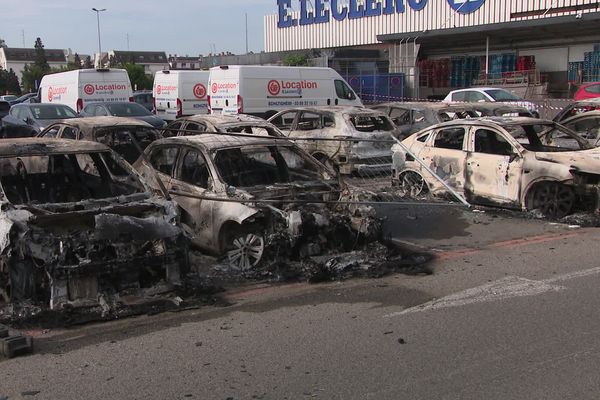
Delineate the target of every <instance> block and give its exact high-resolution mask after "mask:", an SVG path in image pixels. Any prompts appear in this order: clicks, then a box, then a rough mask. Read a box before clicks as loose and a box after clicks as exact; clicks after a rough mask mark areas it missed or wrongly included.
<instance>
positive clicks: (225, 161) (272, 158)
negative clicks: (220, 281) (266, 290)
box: [134, 133, 364, 270]
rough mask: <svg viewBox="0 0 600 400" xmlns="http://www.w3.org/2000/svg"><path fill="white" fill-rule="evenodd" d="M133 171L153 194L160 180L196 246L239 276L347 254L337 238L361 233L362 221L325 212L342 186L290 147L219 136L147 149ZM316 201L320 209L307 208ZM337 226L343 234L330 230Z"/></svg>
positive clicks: (345, 214) (268, 140)
mask: <svg viewBox="0 0 600 400" xmlns="http://www.w3.org/2000/svg"><path fill="white" fill-rule="evenodd" d="M134 168H136V169H137V170H138V171H139V172H140V173H141V175H142V176H143V177H145V178H146V180H147V181H148V182H149V183H150V184H151V185H152V186H153V187H154V189H155V190H159V188H160V185H159V184H158V182H157V180H156V179H157V178H158V179H160V180H161V181H162V182H163V183H164V185H165V186H166V189H167V190H168V191H169V192H170V194H171V196H172V198H173V199H174V200H175V201H176V202H177V203H178V204H179V206H180V207H181V209H182V212H181V224H182V226H183V227H184V229H185V230H186V231H187V232H188V234H190V236H192V240H193V243H195V244H196V245H197V246H199V247H200V248H201V249H202V250H204V251H206V252H209V253H212V254H215V255H222V256H226V257H227V259H228V261H229V263H230V265H232V266H235V267H237V268H239V269H240V270H249V269H251V268H253V267H255V266H257V265H258V264H259V263H261V262H262V261H263V260H264V259H266V258H269V257H272V256H276V255H277V254H280V255H281V254H286V255H290V256H291V257H292V258H294V257H300V256H301V254H303V255H304V256H306V255H316V254H319V253H320V252H321V251H322V250H323V249H324V248H325V247H326V246H334V247H336V246H340V245H342V246H343V240H340V236H339V234H340V232H348V231H349V232H355V233H354V234H353V235H357V234H358V232H359V231H360V229H361V226H363V225H364V224H362V223H361V222H360V221H359V222H357V223H356V224H355V225H353V222H352V221H353V218H355V217H357V214H354V213H351V212H350V211H349V210H345V211H341V212H342V213H343V214H342V215H343V216H341V215H338V214H335V213H336V212H340V211H335V210H337V209H340V206H339V205H336V206H335V207H334V206H329V205H327V204H324V202H335V201H337V200H338V199H340V196H341V193H342V192H343V190H342V186H341V185H340V183H339V181H338V180H337V179H336V178H334V174H333V173H332V172H330V171H329V170H327V169H326V168H325V167H324V166H323V165H322V164H320V163H319V162H317V161H316V160H315V159H314V158H312V157H310V156H309V155H308V154H307V153H306V152H304V151H303V150H302V149H300V148H299V147H298V146H296V145H295V144H293V143H292V142H290V141H288V140H282V139H274V138H272V137H268V136H259V135H244V134H240V135H236V136H226V135H223V134H218V133H204V134H201V135H195V136H186V137H183V136H179V137H171V138H166V139H162V140H158V141H156V142H154V143H152V144H151V145H150V146H148V148H147V149H146V151H145V157H143V158H140V159H139V160H138V161H137V162H136V163H135V164H134ZM155 173H156V174H157V176H156V175H155ZM311 201H314V202H316V203H321V204H312V205H311V204H304V203H310V202H311ZM263 202H264V203H263ZM342 208H343V207H342ZM334 214H335V215H338V217H332V215H334ZM336 218H339V219H336ZM334 220H337V221H338V222H339V223H341V224H342V227H341V228H340V230H336V229H332V228H333V226H336V222H334ZM326 226H329V228H325V227H326ZM328 231H330V233H329V234H328V233H327V232H328ZM336 232H337V234H338V237H337V239H336V238H335V237H334V236H335V234H336ZM331 235H333V236H331ZM324 240H326V242H324Z"/></svg>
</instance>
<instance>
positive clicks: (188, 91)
mask: <svg viewBox="0 0 600 400" xmlns="http://www.w3.org/2000/svg"><path fill="white" fill-rule="evenodd" d="M208 75H209V71H169V70H166V71H158V72H157V73H156V74H155V75H154V85H153V89H152V95H153V96H154V109H155V112H156V116H157V117H159V118H162V119H164V120H165V121H173V120H174V119H176V118H178V117H183V116H189V115H196V114H207V113H208V98H207V97H208V96H207V95H208V93H207V90H206V88H207V86H208Z"/></svg>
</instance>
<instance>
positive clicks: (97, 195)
mask: <svg viewBox="0 0 600 400" xmlns="http://www.w3.org/2000/svg"><path fill="white" fill-rule="evenodd" d="M0 184H1V185H2V189H3V190H4V194H5V195H6V198H7V199H8V201H9V202H11V203H13V204H17V205H18V204H44V203H72V202H79V201H84V200H99V199H105V198H110V197H117V196H128V195H132V194H135V193H143V192H145V191H146V189H145V187H144V185H143V184H142V183H141V182H140V181H139V179H138V178H137V176H136V175H134V174H133V172H132V171H131V170H129V169H128V167H127V166H126V165H125V164H123V163H121V162H120V161H119V160H117V159H115V158H114V157H113V156H112V154H111V153H109V152H89V153H78V154H51V155H47V156H21V157H11V158H0Z"/></svg>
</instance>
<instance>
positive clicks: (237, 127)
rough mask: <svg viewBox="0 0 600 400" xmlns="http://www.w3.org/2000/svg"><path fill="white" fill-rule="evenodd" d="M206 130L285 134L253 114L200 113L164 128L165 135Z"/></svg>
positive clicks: (191, 133)
mask: <svg viewBox="0 0 600 400" xmlns="http://www.w3.org/2000/svg"><path fill="white" fill-rule="evenodd" d="M204 132H214V133H244V134H252V135H268V136H280V137H283V136H284V135H283V133H281V131H279V129H277V128H276V127H275V126H274V125H273V124H271V123H269V122H267V121H265V120H264V119H262V118H258V117H253V116H251V115H245V114H237V115H218V114H215V115H210V114H198V115H192V116H189V117H184V118H179V119H177V120H175V121H173V122H171V123H170V124H169V125H167V127H166V128H165V129H164V130H163V137H173V136H192V135H196V134H199V133H204Z"/></svg>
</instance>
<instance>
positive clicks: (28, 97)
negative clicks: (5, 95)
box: [8, 92, 39, 106]
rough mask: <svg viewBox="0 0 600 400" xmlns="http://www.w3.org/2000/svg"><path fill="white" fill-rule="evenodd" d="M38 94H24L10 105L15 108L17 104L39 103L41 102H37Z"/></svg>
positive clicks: (10, 102)
mask: <svg viewBox="0 0 600 400" xmlns="http://www.w3.org/2000/svg"><path fill="white" fill-rule="evenodd" d="M37 96H38V94H37V92H36V93H27V94H24V95H23V96H21V97H19V98H17V99H15V100H11V101H9V102H8V103H9V104H10V105H11V106H14V105H15V104H21V103H39V101H37V100H38V99H37Z"/></svg>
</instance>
